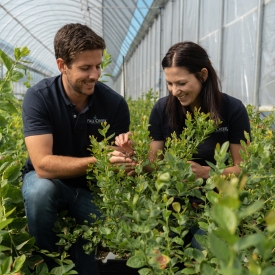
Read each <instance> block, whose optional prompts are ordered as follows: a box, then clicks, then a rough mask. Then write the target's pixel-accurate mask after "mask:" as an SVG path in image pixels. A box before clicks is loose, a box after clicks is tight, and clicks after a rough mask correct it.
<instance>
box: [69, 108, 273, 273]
mask: <svg viewBox="0 0 275 275" xmlns="http://www.w3.org/2000/svg"><path fill="white" fill-rule="evenodd" d="M144 104H145V103H144ZM132 106H135V104H133V105H132ZM247 109H248V112H249V116H250V119H251V128H252V137H253V138H252V140H250V137H249V136H248V135H246V137H247V141H243V142H242V145H243V147H244V150H243V151H242V152H241V154H242V157H243V162H242V163H241V168H242V173H241V174H240V175H239V176H235V175H230V176H228V177H225V176H223V175H222V172H223V169H224V168H225V167H226V165H225V163H226V161H227V160H228V158H230V155H229V153H228V152H229V151H228V148H229V144H228V143H225V144H221V145H219V144H218V145H217V147H216V151H215V160H216V164H215V165H214V164H211V167H212V168H213V169H212V171H211V175H210V178H209V179H208V180H207V182H206V185H203V181H202V180H201V179H197V180H195V178H194V174H193V173H192V170H191V168H190V165H189V164H188V163H187V160H189V159H190V158H191V155H192V153H193V152H195V150H196V147H197V145H198V144H199V143H200V142H202V140H203V139H204V138H205V137H207V135H208V134H210V133H211V132H212V131H213V130H214V129H215V127H214V125H213V122H212V121H211V120H209V117H208V115H207V114H202V113H199V112H196V113H195V114H194V117H191V116H190V115H189V116H188V117H187V121H186V125H187V128H186V129H185V130H184V131H183V133H182V135H181V137H179V138H178V137H176V135H173V136H172V137H171V138H170V139H168V140H167V141H166V150H165V153H164V155H163V159H162V160H159V161H157V162H155V163H149V162H148V160H147V153H148V149H149V143H150V141H151V140H150V138H149V135H148V131H147V126H148V116H146V115H145V116H143V117H142V118H139V120H138V119H137V120H135V121H137V122H138V124H136V125H133V126H132V129H134V130H132V132H133V137H132V138H133V140H134V141H135V142H134V146H135V147H134V149H135V155H134V156H132V157H133V159H135V161H136V162H137V164H138V165H137V166H136V167H135V171H136V175H135V176H134V177H130V176H127V175H126V174H125V172H124V168H123V167H114V166H111V165H110V164H109V156H108V153H110V149H108V146H107V144H108V139H109V137H106V133H107V129H108V127H109V126H108V125H103V129H102V130H101V134H102V135H103V136H104V140H103V141H101V142H97V140H95V139H94V138H93V137H91V151H92V154H93V155H95V156H96V158H97V160H98V161H97V163H96V164H95V165H93V166H91V167H90V168H89V170H88V175H87V176H88V178H89V179H94V178H95V179H96V181H97V182H98V184H97V186H93V187H91V190H92V191H93V192H95V193H96V194H97V195H99V197H97V199H96V200H95V203H96V204H97V205H98V207H99V208H100V210H101V212H102V217H101V218H100V219H98V220H97V221H96V222H95V223H94V224H90V225H89V224H86V225H84V226H77V227H76V228H75V231H73V234H72V236H73V237H74V238H75V237H79V236H81V237H83V238H85V239H87V240H88V241H89V243H88V244H87V245H86V246H85V247H84V249H85V250H86V251H87V253H90V252H91V251H93V250H94V249H95V247H96V246H97V245H99V244H100V246H101V248H102V247H103V248H105V250H111V251H112V252H115V253H116V254H117V257H121V258H126V259H128V260H127V264H128V265H129V266H131V267H135V268H138V269H139V273H140V274H141V275H144V274H148V275H149V274H171V275H172V274H176V275H179V274H203V275H206V274H207V275H212V274H213V275H214V274H215V275H218V274H220V275H233V274H234V275H236V274H240V275H243V274H244V275H256V274H257V275H259V274H261V275H272V274H274V272H275V267H274V247H275V241H274V232H275V211H274V206H275V205H274V174H275V173H274V167H275V163H274V153H275V152H274V144H275V142H274V141H275V140H274V138H275V136H274V113H271V114H270V115H269V116H268V117H266V118H264V119H262V118H260V114H259V113H258V112H256V111H255V109H254V108H253V107H252V106H248V108H247ZM135 113H137V112H132V114H135ZM146 165H152V166H153V168H154V169H155V170H154V172H153V173H151V174H147V173H145V172H144V169H143V167H144V166H146ZM189 196H196V197H199V198H201V199H202V200H203V201H204V202H205V204H203V205H200V207H199V209H194V208H192V207H191V205H190V204H189V199H188V197H189ZM193 227H199V228H201V229H203V230H204V231H205V232H206V234H205V235H203V236H201V235H195V238H196V239H197V241H198V242H199V243H200V244H201V246H202V250H198V249H196V248H193V247H191V246H190V243H189V241H188V238H187V237H188V232H189V230H190V228H193ZM72 236H70V238H72ZM64 242H65V243H66V244H69V243H70V240H69V238H67V240H66V241H64Z"/></svg>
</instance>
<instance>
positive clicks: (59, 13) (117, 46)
mask: <svg viewBox="0 0 275 275" xmlns="http://www.w3.org/2000/svg"><path fill="white" fill-rule="evenodd" d="M166 2H167V0H1V2H0V48H1V49H2V50H3V51H5V52H6V53H7V54H9V55H12V54H13V48H14V47H15V46H17V47H23V46H27V47H28V48H29V49H30V50H31V54H30V57H29V59H30V61H32V62H33V63H32V65H31V67H32V69H33V70H35V71H37V72H40V73H42V74H44V75H45V76H52V75H54V74H56V73H58V71H57V66H56V62H55V56H54V48H53V39H54V36H55V33H56V32H57V31H58V29H60V28H61V27H62V26H63V25H65V24H67V23H76V22H78V23H81V24H86V25H88V26H90V27H91V28H92V29H93V30H94V31H95V32H96V33H97V34H99V35H101V36H103V38H104V39H105V42H106V45H107V51H108V53H110V54H111V55H112V59H113V62H112V64H111V65H109V66H108V68H107V70H106V72H107V73H109V74H112V75H113V76H116V74H117V73H118V70H119V68H120V66H121V64H122V60H123V56H125V55H126V54H129V50H130V49H131V45H132V44H133V41H134V40H135V39H136V37H137V34H139V36H138V37H139V38H140V37H142V35H140V33H141V32H143V33H144V34H145V32H146V29H148V28H149V27H150V24H151V23H152V18H154V17H155V16H156V15H157V14H158V12H159V7H161V6H162V5H164V4H165V3H166ZM150 20H151V21H150Z"/></svg>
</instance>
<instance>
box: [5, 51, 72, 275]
mask: <svg viewBox="0 0 275 275" xmlns="http://www.w3.org/2000/svg"><path fill="white" fill-rule="evenodd" d="M29 53H30V51H29V50H28V48H26V47H23V48H22V49H20V48H15V49H14V60H13V59H11V58H10V57H9V56H8V55H6V54H5V53H4V52H3V51H2V50H0V58H1V60H2V62H3V64H4V65H5V67H6V74H5V77H4V79H0V146H1V151H0V174H1V180H0V274H1V275H2V274H3V275H5V274H26V275H28V274H37V275H38V274H39V275H42V274H59V275H61V274H76V272H75V271H73V267H74V264H73V263H72V262H71V261H70V260H68V259H67V253H66V252H64V253H63V254H61V255H60V259H58V258H57V257H58V256H59V254H52V255H49V253H48V252H47V251H40V252H42V253H44V254H47V255H49V256H51V257H54V258H55V261H56V262H57V263H58V265H59V266H58V267H56V268H54V269H53V270H51V271H49V270H48V267H47V265H46V264H45V263H43V259H42V257H41V256H38V255H35V254H33V252H34V251H36V250H38V249H37V247H35V241H34V238H33V237H31V236H30V235H29V233H28V230H27V219H26V217H25V212H24V205H23V199H22V195H21V191H20V187H21V184H22V172H21V170H22V167H23V164H24V162H25V160H26V158H27V150H26V147H25V144H24V138H23V132H22V129H23V127H22V119H21V102H20V101H19V100H18V99H17V98H16V97H15V96H14V94H13V82H17V81H19V80H20V79H22V78H23V77H24V74H27V75H28V72H27V71H26V68H25V67H24V66H23V65H22V64H24V63H27V61H25V60H24V57H26V56H28V55H29ZM22 71H23V72H24V73H23V72H22ZM28 80H30V76H29V75H28ZM26 84H27V83H26Z"/></svg>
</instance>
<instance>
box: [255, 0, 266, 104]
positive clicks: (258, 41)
mask: <svg viewBox="0 0 275 275" xmlns="http://www.w3.org/2000/svg"><path fill="white" fill-rule="evenodd" d="M263 10H264V0H258V24H257V38H256V53H255V76H254V93H253V94H254V100H253V104H254V106H255V107H256V109H258V108H259V88H260V76H261V59H262V33H263Z"/></svg>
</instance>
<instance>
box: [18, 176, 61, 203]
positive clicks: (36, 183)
mask: <svg viewBox="0 0 275 275" xmlns="http://www.w3.org/2000/svg"><path fill="white" fill-rule="evenodd" d="M22 194H23V198H24V201H25V202H26V201H28V202H31V204H32V205H37V204H47V200H50V201H52V200H54V198H55V197H57V195H58V194H59V186H58V185H57V184H56V182H54V181H52V180H49V179H41V178H38V177H37V175H36V174H35V173H32V175H30V176H28V175H26V177H25V178H24V180H23V186H22Z"/></svg>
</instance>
